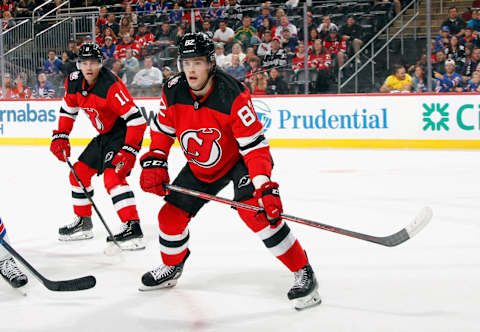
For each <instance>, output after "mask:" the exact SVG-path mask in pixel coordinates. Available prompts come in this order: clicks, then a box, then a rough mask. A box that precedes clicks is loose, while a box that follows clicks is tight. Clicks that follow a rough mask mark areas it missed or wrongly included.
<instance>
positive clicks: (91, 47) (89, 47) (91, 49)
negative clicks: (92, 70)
mask: <svg viewBox="0 0 480 332" xmlns="http://www.w3.org/2000/svg"><path fill="white" fill-rule="evenodd" d="M90 59H91V60H98V61H100V62H102V51H101V50H100V46H98V44H95V43H84V44H83V45H82V46H80V49H79V50H78V61H82V60H90Z"/></svg>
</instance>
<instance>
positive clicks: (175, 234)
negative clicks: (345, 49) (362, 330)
mask: <svg viewBox="0 0 480 332" xmlns="http://www.w3.org/2000/svg"><path fill="white" fill-rule="evenodd" d="M214 56H215V50H214V46H213V42H212V41H211V40H210V39H209V37H208V36H206V35H205V34H203V33H196V34H195V33H193V34H192V33H190V34H186V35H185V36H184V37H183V38H182V40H181V41H180V45H179V58H178V63H179V65H180V67H181V73H180V74H179V75H177V76H175V77H173V78H171V79H170V80H169V81H168V82H167V83H165V84H164V86H163V92H162V98H161V101H160V111H159V113H158V115H157V117H156V118H155V119H154V121H153V122H152V125H151V137H152V143H151V145H150V150H149V152H147V153H146V154H145V155H143V156H142V157H141V160H140V165H141V166H142V168H143V170H142V173H141V177H140V185H141V187H142V189H143V190H144V191H147V192H150V193H154V194H156V195H159V196H165V200H166V204H165V205H164V206H163V207H162V208H161V210H160V212H159V214H158V221H159V228H160V237H159V240H160V251H161V257H162V260H163V263H164V264H163V265H161V266H160V267H158V268H155V269H154V270H152V271H149V272H147V273H145V274H144V275H143V277H142V284H143V285H142V287H141V288H140V289H141V290H150V289H157V288H164V287H172V286H174V285H175V284H176V283H177V279H178V278H179V277H180V275H181V273H182V270H183V265H184V263H185V261H186V260H187V258H188V256H189V254H190V251H189V249H188V240H189V237H190V233H189V230H188V227H187V226H188V223H189V222H190V220H191V218H192V217H194V216H195V215H196V214H197V212H198V211H199V210H200V209H201V208H202V206H203V205H204V204H205V203H206V201H205V200H202V199H199V198H195V197H191V196H187V195H184V194H180V193H177V192H168V191H166V190H165V189H164V187H163V184H164V183H169V182H170V179H169V175H168V170H167V158H168V155H169V151H170V147H171V145H172V143H173V142H174V140H175V138H177V139H178V141H179V142H180V145H181V147H182V150H183V152H184V154H185V156H186V158H187V160H188V162H187V165H186V166H185V167H184V168H183V169H182V170H181V171H180V174H179V175H178V176H177V178H176V179H175V180H174V181H173V184H175V185H179V186H182V187H186V188H190V189H194V190H198V191H203V192H206V193H209V194H213V195H215V194H217V193H218V192H219V191H220V190H221V189H223V188H224V187H225V186H227V185H228V184H229V183H230V182H233V184H234V196H235V198H234V199H235V200H236V201H241V202H244V203H247V204H252V205H256V206H259V205H261V206H263V208H264V210H265V213H261V214H255V213H254V212H250V211H246V210H243V209H239V210H238V214H239V215H240V218H241V219H242V220H243V221H244V222H245V223H246V225H247V226H248V227H249V228H250V229H251V230H252V231H253V232H255V233H256V234H257V235H258V236H259V237H260V239H261V240H262V241H263V242H264V244H265V246H266V247H267V248H268V249H270V251H271V253H272V254H273V255H274V256H276V257H277V258H278V259H279V260H280V261H281V262H282V263H283V264H284V265H285V266H286V267H287V268H288V269H290V271H292V272H293V273H294V275H295V281H294V285H293V287H292V288H291V289H290V291H289V292H288V298H289V299H290V300H294V301H295V307H296V308H298V309H302V308H305V307H308V306H312V305H314V304H317V303H320V297H319V295H318V291H317V281H316V279H315V275H314V272H313V270H312V268H311V266H310V264H309V263H308V260H307V256H306V254H305V252H304V251H303V249H302V247H301V245H300V243H299V242H298V240H297V239H296V238H295V236H294V235H293V233H292V232H291V231H290V229H289V227H288V225H287V224H286V223H285V222H284V221H283V220H282V219H281V216H280V214H281V212H282V202H281V200H280V196H279V192H278V184H277V183H275V182H273V181H271V180H270V176H271V171H272V160H271V156H270V148H269V144H268V141H267V140H266V138H265V137H264V135H263V128H262V124H261V123H260V121H259V120H258V116H257V114H256V113H255V111H254V109H253V106H252V102H251V100H250V94H249V92H248V89H247V88H246V87H245V85H243V84H242V83H240V82H239V81H237V80H236V79H234V78H233V77H231V76H230V75H228V74H225V73H224V72H222V71H221V70H218V69H217V68H216V66H215V57H214Z"/></svg>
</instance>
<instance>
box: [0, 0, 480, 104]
mask: <svg viewBox="0 0 480 332" xmlns="http://www.w3.org/2000/svg"><path fill="white" fill-rule="evenodd" d="M407 2H408V0H405V1H402V0H391V1H390V0H380V1H377V0H370V1H365V2H364V3H363V2H362V3H358V2H357V3H354V6H352V7H351V8H350V9H345V8H342V7H341V5H339V4H334V7H335V8H333V7H332V6H330V4H327V5H322V6H313V7H310V8H309V11H308V13H307V17H306V18H307V19H306V26H307V29H308V30H307V31H306V33H305V31H304V20H303V16H302V15H303V8H302V7H301V6H299V1H298V0H288V1H275V0H272V1H257V0H206V1H205V0H176V1H168V0H123V1H120V0H118V1H115V0H93V1H90V0H89V5H90V6H98V7H99V8H100V10H99V15H98V19H97V21H96V29H95V35H83V36H77V37H78V38H77V39H76V40H71V41H70V42H69V43H68V47H67V49H65V50H54V49H52V50H49V52H48V58H46V59H45V63H44V66H43V68H41V69H39V70H38V72H37V73H36V79H35V81H34V82H31V80H29V79H28V78H26V77H25V76H26V73H19V74H18V75H16V77H15V79H14V80H12V79H13V77H10V74H7V75H8V77H7V76H6V77H5V78H4V81H5V82H6V83H7V82H8V84H5V86H6V90H5V91H3V92H2V95H5V96H8V98H28V97H41V98H53V97H59V96H62V95H63V93H64V90H63V89H64V88H63V82H64V80H65V77H66V76H67V75H69V73H70V72H72V71H74V70H76V64H75V62H76V54H77V51H78V48H79V46H80V45H81V44H82V43H84V42H96V43H98V44H100V45H101V47H102V53H103V56H104V66H105V67H107V68H108V69H110V70H112V71H113V72H115V73H116V74H117V75H118V76H119V77H120V78H121V79H122V80H123V81H124V82H125V83H126V84H127V86H128V87H129V88H130V89H131V90H132V94H133V95H134V96H152V95H156V94H158V92H159V90H160V87H161V84H162V83H163V82H164V81H165V80H166V79H167V78H168V77H170V76H171V75H174V74H175V73H176V70H175V69H176V68H177V64H176V52H177V47H176V45H177V44H178V41H179V40H180V38H181V37H182V36H183V35H184V34H185V33H187V32H190V31H191V30H192V26H194V29H195V30H196V31H203V32H204V33H206V34H208V35H209V36H210V37H211V38H212V39H213V41H214V42H215V52H216V55H215V57H216V64H217V67H218V68H220V69H222V70H224V71H225V72H227V73H229V74H231V75H232V76H234V77H236V78H237V79H239V80H240V81H242V82H244V83H245V84H246V85H247V86H248V87H249V89H250V91H251V93H252V94H253V95H262V94H289V93H298V92H302V91H303V88H304V86H305V80H306V70H305V65H306V66H307V67H308V76H309V90H310V92H311V93H325V92H334V91H335V90H336V88H335V85H334V83H335V80H336V78H337V77H338V76H340V77H342V75H343V74H344V73H343V72H340V73H338V71H339V68H340V67H341V66H342V65H343V64H344V63H345V61H346V60H347V59H348V58H349V57H352V56H353V55H354V54H357V57H356V58H355V59H354V60H355V62H357V63H361V62H362V58H361V55H360V54H359V53H357V52H358V50H360V48H361V47H362V45H364V44H365V42H367V41H368V39H369V38H370V37H371V36H372V31H371V30H368V31H367V27H368V25H365V24H360V23H359V22H358V21H359V20H362V19H363V18H362V17H363V16H362V15H360V14H359V13H358V11H359V10H364V11H366V12H367V13H368V10H369V9H373V8H377V9H378V8H382V9H387V10H385V11H383V13H384V14H383V16H382V17H381V19H382V20H384V21H385V20H387V19H388V18H391V17H392V16H393V15H394V14H395V13H398V12H399V11H400V10H401V8H402V6H404V5H405V4H406V3H407ZM39 3H41V1H37V0H21V1H13V0H2V5H1V7H0V11H1V12H2V17H3V20H2V26H3V28H4V29H8V28H9V27H11V26H14V24H15V23H14V19H12V17H14V18H21V17H28V15H31V11H32V9H33V8H35V7H36V6H37V5H38V4H39ZM59 3H61V0H55V1H54V2H53V3H52V4H51V6H55V5H58V4H59ZM70 5H71V6H75V5H78V6H82V5H84V1H71V3H70ZM362 5H365V6H367V7H368V8H369V9H368V8H367V9H365V8H364V9H361V7H362ZM379 6H382V7H379ZM51 8H52V7H50V8H49V6H45V8H43V9H42V10H43V12H47V11H48V10H50V9H51ZM53 8H54V7H53ZM332 8H333V9H332ZM361 13H363V12H361ZM479 14H480V13H479V12H478V11H477V10H474V11H473V12H472V14H471V16H472V18H471V20H469V21H468V22H465V21H464V20H463V19H462V18H460V17H459V15H458V11H457V9H456V8H454V7H452V8H450V9H449V14H448V18H447V19H446V20H445V22H443V24H442V28H441V31H440V34H439V36H437V37H436V39H435V40H434V41H432V46H433V48H434V50H435V54H434V55H433V56H432V61H433V62H434V71H433V77H434V79H435V91H437V92H445V91H471V90H472V89H478V88H476V86H477V87H478V83H475V82H476V78H475V77H476V75H473V74H474V73H475V72H477V71H480V37H479V31H480V17H479V16H480V15H479ZM39 15H41V12H40V13H39ZM378 22H379V21H378V20H377V23H378ZM362 23H365V22H364V20H363V21H362ZM305 35H306V36H307V38H305V37H304V36H305ZM425 64H426V58H425V56H423V57H422V58H420V59H419V60H418V61H417V64H416V65H413V66H409V67H408V68H405V67H403V66H401V65H397V66H393V68H392V69H393V73H392V75H391V76H389V77H388V78H387V79H386V81H385V83H384V84H383V85H382V87H381V89H380V90H381V92H392V91H412V92H423V91H426V79H425V73H426V72H427V71H426V68H425ZM475 84H476V85H475ZM475 91H477V90H475ZM478 91H480V90H478ZM0 92H1V91H0Z"/></svg>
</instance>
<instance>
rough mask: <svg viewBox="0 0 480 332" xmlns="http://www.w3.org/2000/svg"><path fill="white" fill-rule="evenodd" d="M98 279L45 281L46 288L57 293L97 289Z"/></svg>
mask: <svg viewBox="0 0 480 332" xmlns="http://www.w3.org/2000/svg"><path fill="white" fill-rule="evenodd" d="M96 283H97V279H95V277H94V276H86V277H82V278H76V279H71V280H62V281H50V280H47V281H45V283H44V284H45V287H47V288H48V289H49V290H51V291H55V292H74V291H80V290H85V289H90V288H93V287H95V285H96Z"/></svg>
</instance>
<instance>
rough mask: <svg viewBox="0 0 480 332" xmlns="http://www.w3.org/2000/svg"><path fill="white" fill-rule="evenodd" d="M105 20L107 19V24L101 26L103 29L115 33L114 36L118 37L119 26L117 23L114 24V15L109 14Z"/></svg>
mask: <svg viewBox="0 0 480 332" xmlns="http://www.w3.org/2000/svg"><path fill="white" fill-rule="evenodd" d="M107 18H108V19H107V23H105V25H104V26H103V29H105V28H110V29H112V31H113V32H114V33H115V35H118V32H119V30H120V26H119V25H118V23H117V22H115V14H109V15H108V16H107Z"/></svg>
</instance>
